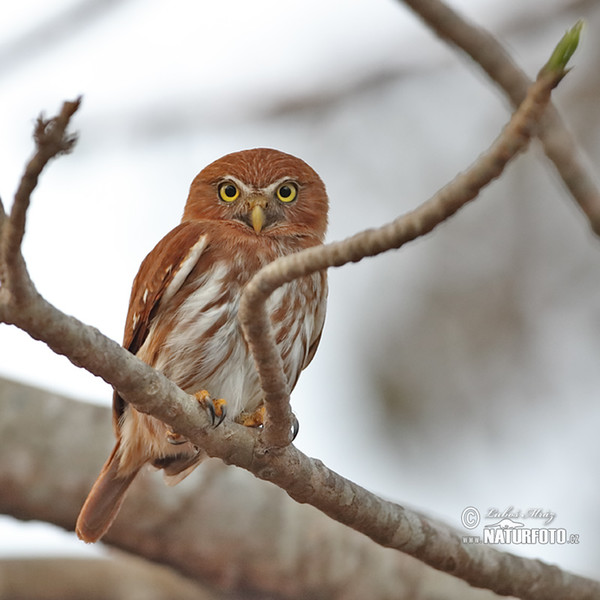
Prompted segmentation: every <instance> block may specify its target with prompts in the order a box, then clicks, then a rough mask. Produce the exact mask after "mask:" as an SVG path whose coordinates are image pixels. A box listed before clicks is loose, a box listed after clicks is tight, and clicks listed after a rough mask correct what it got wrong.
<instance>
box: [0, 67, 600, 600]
mask: <svg viewBox="0 0 600 600" xmlns="http://www.w3.org/2000/svg"><path fill="white" fill-rule="evenodd" d="M564 67H565V65H564V64H562V63H561V64H560V65H559V67H558V68H554V67H552V68H550V67H548V68H546V69H544V70H542V73H541V75H540V77H539V79H538V81H537V82H536V83H535V84H534V85H533V86H532V87H531V89H530V90H529V92H528V94H527V97H526V99H525V101H524V102H523V104H522V105H521V106H520V107H519V109H518V110H517V111H516V113H515V114H514V115H513V117H512V119H511V121H510V122H509V124H508V125H507V127H506V129H505V130H504V132H503V133H502V135H501V136H500V137H499V138H498V140H496V142H495V143H494V144H493V145H492V147H491V148H490V150H489V151H488V152H486V153H485V154H484V155H482V157H481V158H480V159H479V160H478V161H477V162H476V163H475V164H474V165H473V166H472V167H470V168H469V169H468V170H467V171H466V172H465V173H463V174H461V175H459V176H458V177H457V178H456V179H455V180H454V181H453V182H452V183H450V184H449V185H448V186H446V187H445V188H443V189H442V190H441V191H440V192H439V193H438V194H436V195H435V196H434V197H433V198H431V199H430V200H429V201H427V202H426V203H424V204H423V205H422V206H420V207H419V208H417V209H416V210H414V211H413V212H411V213H409V214H407V215H405V216H403V217H400V218H399V219H397V220H395V221H393V222H392V223H390V224H388V225H386V226H384V227H381V228H379V229H374V230H369V231H365V232H362V233H360V234H357V235H355V236H353V237H351V238H349V239H348V240H345V241H343V242H338V243H335V244H330V245H328V246H324V247H319V248H311V249H309V250H306V251H304V252H302V253H298V254H296V255H293V256H289V257H286V258H284V259H281V260H280V261H276V262H274V263H272V264H271V265H268V266H267V267H266V268H265V269H264V270H263V271H261V273H260V274H259V275H257V276H256V278H255V279H253V280H252V282H251V284H249V285H248V288H247V293H245V294H244V296H243V302H242V304H243V307H241V308H240V318H241V319H242V321H243V322H244V330H245V333H246V335H247V336H248V339H249V342H250V344H251V347H252V350H253V353H254V356H255V359H256V363H257V368H258V369H259V373H260V376H261V381H262V382H263V384H264V387H265V388H267V389H269V390H271V391H270V395H269V399H268V402H267V413H268V419H267V426H266V427H265V431H264V432H263V434H257V433H256V432H255V431H251V430H249V428H245V427H243V426H240V425H237V424H236V423H232V422H226V423H223V425H222V426H221V427H220V428H219V430H214V429H212V428H211V426H210V423H209V418H208V415H207V414H206V412H205V411H203V410H201V409H200V408H199V406H198V404H197V402H195V401H194V400H193V399H192V398H191V397H189V396H187V395H186V394H185V393H184V392H183V391H182V390H180V389H179V388H177V387H176V386H175V385H174V384H173V383H171V382H170V381H169V380H167V379H166V378H165V377H164V376H163V375H161V374H160V373H158V372H156V371H154V370H153V369H152V368H150V367H149V366H148V365H146V364H145V363H143V362H141V361H140V360H139V359H137V358H136V357H134V356H133V355H131V354H130V353H128V352H127V351H126V350H124V349H123V348H121V347H120V346H118V344H116V343H115V342H112V341H111V340H109V339H107V338H106V337H104V336H103V335H102V334H101V333H100V332H99V331H97V330H96V329H94V328H92V327H89V326H85V325H83V324H81V323H79V322H78V321H77V320H76V319H74V318H72V317H68V316H66V315H64V314H63V313H61V312H60V311H58V310H57V309H56V308H54V307H53V306H51V305H50V304H48V303H47V302H46V301H45V300H44V299H43V298H41V297H40V296H39V295H35V296H32V297H30V298H28V300H29V302H28V303H27V304H26V305H23V304H22V303H18V302H15V301H14V300H15V299H14V297H13V296H11V295H7V294H4V295H0V301H1V302H2V308H3V311H4V316H5V320H6V321H7V322H9V323H12V324H15V325H17V326H19V327H21V328H22V329H24V330H25V331H27V332H28V333H29V334H30V335H32V336H33V337H34V338H36V339H40V340H43V341H45V342H46V343H47V344H48V345H49V346H50V347H51V348H52V349H54V350H55V351H56V352H58V353H60V354H64V355H65V356H67V357H68V358H69V359H70V360H71V361H72V362H73V363H74V364H76V365H78V366H82V367H84V368H86V369H87V370H89V371H90V372H92V373H94V374H96V375H98V376H100V377H102V378H103V379H105V381H107V382H109V383H110V384H111V385H113V386H114V387H115V388H116V389H118V390H119V393H120V394H121V395H122V396H123V397H124V398H125V399H126V400H127V401H128V402H130V403H131V404H132V405H133V406H134V407H135V408H136V409H138V410H140V411H142V412H145V413H149V414H152V415H153V416H155V417H156V418H158V419H160V420H162V421H164V422H165V423H166V424H167V425H169V426H171V427H172V428H173V429H174V431H177V432H178V433H180V434H182V435H184V436H185V437H186V438H187V439H189V440H190V441H191V442H193V443H194V444H196V445H198V446H199V447H202V448H203V449H205V450H206V452H207V453H208V454H209V455H211V456H216V457H219V458H221V459H222V460H223V461H224V462H226V463H228V464H235V465H237V466H240V467H242V468H244V469H246V470H248V471H250V472H252V473H253V474H255V475H256V476H257V477H259V478H261V479H265V480H267V481H271V482H273V483H275V484H277V485H278V486H279V487H281V488H283V489H284V490H285V491H286V492H287V493H288V494H289V495H290V496H291V497H292V498H294V499H296V500H297V501H298V502H302V503H309V504H312V505H313V506H315V507H316V508H318V509H319V510H321V511H322V512H324V513H325V514H327V515H329V516H331V517H332V518H333V519H336V520H338V521H340V522H341V523H344V524H346V525H349V526H350V527H352V528H353V529H356V530H357V531H359V532H361V533H364V534H365V535H367V536H368V537H370V538H371V539H372V540H374V541H376V542H377V543H379V544H381V545H383V546H386V547H389V548H394V549H397V550H401V551H403V552H405V553H406V554H409V555H411V556H414V557H416V558H418V559H419V560H421V561H423V562H425V563H426V564H428V565H430V566H433V567H434V568H436V569H439V570H442V571H445V572H448V573H450V574H452V575H455V576H457V577H460V578H462V579H464V580H465V581H467V582H469V583H471V584H472V585H476V586H480V587H486V588H489V589H492V590H494V591H496V592H498V593H500V594H511V595H517V596H519V597H521V598H526V599H531V600H538V599H541V598H546V597H554V598H559V597H567V596H568V597H569V598H592V597H597V596H598V594H600V585H598V584H597V583H595V582H592V581H589V580H585V579H583V578H581V577H577V576H575V575H571V574H569V573H565V572H562V571H560V570H559V569H557V568H555V567H551V566H548V565H545V564H544V563H542V562H540V561H536V560H527V559H524V558H519V557H516V556H514V555H511V554H508V553H502V552H498V551H496V550H494V549H493V548H490V547H487V546H483V545H471V546H463V544H462V541H461V538H460V536H458V535H456V534H455V533H454V532H453V531H452V530H451V529H450V528H449V527H447V526H444V525H440V524H438V523H435V522H432V521H429V520H427V519H425V518H424V517H423V516H421V515H419V514H417V513H415V512H413V511H409V510H406V509H404V508H403V507H401V506H399V505H396V504H394V503H391V502H386V501H384V500H382V499H380V498H378V497H377V496H375V495H373V494H371V493H369V492H368V491H367V490H365V489H363V488H361V487H360V486H358V485H356V484H354V483H352V482H351V481H348V480H346V479H344V478H343V477H341V476H339V475H338V474H336V473H334V472H333V471H331V470H330V469H328V468H327V467H326V466H325V465H323V464H322V463H321V462H320V461H318V460H313V459H310V458H308V457H307V456H305V455H304V454H302V453H301V452H300V451H299V450H297V449H296V448H294V447H293V446H287V447H283V448H281V447H277V445H272V444H271V442H272V440H271V439H269V438H270V435H271V434H270V433H269V431H270V428H269V424H268V421H269V418H272V416H273V414H276V413H277V411H278V410H279V411H280V412H282V410H281V409H282V406H283V404H284V403H285V402H287V401H288V398H287V392H286V391H285V390H284V389H276V388H277V385H278V384H277V385H273V384H272V382H271V381H270V379H269V378H270V377H271V371H270V370H268V368H267V367H268V365H266V362H265V361H267V360H269V357H270V356H271V355H272V348H271V349H269V347H268V346H269V343H272V339H269V326H270V323H269V319H268V317H267V316H266V312H265V311H264V302H265V300H266V298H267V297H268V295H269V293H271V292H272V291H273V290H274V289H275V288H276V287H277V286H278V285H282V284H283V283H285V282H287V281H290V280H292V279H293V278H295V277H299V276H302V275H304V274H307V273H310V272H314V271H317V270H321V269H324V268H326V267H328V266H340V265H342V264H345V263H347V262H351V261H358V260H361V259H362V258H364V257H365V256H373V255H375V254H378V253H380V252H383V251H385V250H387V249H391V248H398V247H400V246H401V245H403V244H404V243H406V242H408V241H411V240H413V239H415V238H416V237H419V236H422V235H425V234H426V233H428V232H430V231H431V230H432V229H433V228H434V227H435V226H437V225H438V224H439V223H441V222H442V221H444V220H445V219H447V218H448V217H449V216H451V215H452V214H454V213H455V212H456V211H457V210H459V209H460V208H461V207H462V206H464V205H465V204H466V203H467V202H469V201H470V200H472V199H473V198H475V196H476V195H477V194H478V192H479V191H480V189H481V188H482V187H483V186H484V185H486V184H487V183H489V182H490V181H491V180H493V179H494V178H496V177H498V176H499V175H500V173H501V172H502V170H503V169H504V167H505V166H506V164H507V163H508V161H509V160H511V158H513V157H514V156H515V155H516V154H517V153H518V152H521V151H522V150H523V149H524V148H525V147H526V146H527V143H528V141H529V139H530V137H531V136H532V135H533V134H534V132H535V125H536V121H537V119H538V118H539V116H540V114H541V112H542V111H543V109H544V107H545V105H546V104H547V103H548V101H549V97H550V91H551V89H552V88H553V87H554V86H555V85H556V84H557V83H558V81H560V79H561V78H562V77H563V76H564V73H565V71H564ZM67 121H68V119H67ZM38 153H42V149H41V148H40V147H39V142H38ZM34 158H35V157H34ZM33 187H35V182H34V184H33ZM33 187H31V186H30V189H29V188H28V189H29V191H28V192H27V193H28V194H30V193H31V191H32V189H33ZM28 201H29V198H28V197H27V199H26V201H25V200H23V201H21V202H22V204H23V205H25V204H27V203H28ZM16 222H17V225H16V227H17V230H19V226H18V223H19V218H17V219H16ZM23 222H24V211H23ZM8 225H9V226H12V225H13V222H12V213H11V219H9V222H8ZM6 227H7V222H6V219H5V223H4V227H3V235H4V234H5V233H6ZM17 239H18V231H17V233H16V234H14V236H13V240H17ZM4 246H5V248H6V250H4V251H3V260H4V261H5V262H4V269H5V273H4V274H5V280H10V278H11V277H17V276H18V275H19V274H20V273H19V270H18V269H13V270H11V269H12V267H13V266H14V262H15V261H14V256H11V255H10V252H11V251H12V252H14V253H15V254H18V255H19V256H20V249H19V248H18V247H15V243H14V241H13V242H11V243H8V244H6V243H4ZM25 274H26V272H25ZM27 277H28V276H27ZM3 284H4V280H3ZM0 291H2V290H0ZM252 306H254V308H255V309H256V310H257V311H258V313H257V312H254V320H255V321H256V320H258V321H260V322H261V323H262V325H259V326H258V327H262V331H260V330H259V329H254V328H251V327H249V326H248V318H247V311H248V310H249V307H252ZM257 314H258V315H259V318H258V319H257ZM275 383H277V382H275ZM283 410H285V409H284V407H283ZM271 431H272V430H271Z"/></svg>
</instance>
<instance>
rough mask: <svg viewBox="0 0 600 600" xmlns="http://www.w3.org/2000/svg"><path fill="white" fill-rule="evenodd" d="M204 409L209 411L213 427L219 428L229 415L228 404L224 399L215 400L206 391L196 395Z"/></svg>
mask: <svg viewBox="0 0 600 600" xmlns="http://www.w3.org/2000/svg"><path fill="white" fill-rule="evenodd" d="M194 396H195V397H196V400H198V403H199V404H200V406H202V408H204V409H205V410H206V411H208V414H209V415H210V418H211V421H212V424H213V427H218V426H219V425H220V424H221V423H222V422H223V420H224V419H225V415H226V414H227V402H225V400H223V398H218V399H213V398H211V396H210V394H209V393H208V392H207V391H206V390H201V391H199V392H196V393H195V394H194Z"/></svg>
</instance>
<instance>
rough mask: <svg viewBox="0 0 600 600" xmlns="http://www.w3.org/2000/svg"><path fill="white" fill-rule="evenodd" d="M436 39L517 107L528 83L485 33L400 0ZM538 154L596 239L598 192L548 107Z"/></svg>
mask: <svg viewBox="0 0 600 600" xmlns="http://www.w3.org/2000/svg"><path fill="white" fill-rule="evenodd" d="M401 1H402V2H403V3H404V4H406V5H407V6H408V7H409V8H410V9H411V10H412V11H413V12H414V13H415V14H417V15H418V16H419V17H420V18H421V19H422V20H423V21H424V22H425V24H426V25H427V26H428V27H429V28H430V29H432V30H433V31H434V32H435V33H436V34H437V35H438V36H439V37H440V38H442V39H443V40H444V41H446V42H448V43H449V44H451V45H453V46H455V47H456V48H458V49H459V50H462V51H463V52H464V53H465V54H467V55H468V56H469V57H470V58H472V59H473V61H474V62H475V63H476V64H477V65H479V66H480V67H481V68H482V69H483V71H484V72H485V73H486V74H487V76H488V77H489V78H490V79H491V80H492V81H493V82H494V83H496V84H497V85H498V87H499V88H500V89H501V90H502V91H503V92H504V93H505V94H506V95H507V96H508V98H509V100H510V102H511V104H512V105H513V106H514V107H517V106H519V104H521V102H523V99H524V98H525V95H526V94H527V89H528V87H529V86H530V85H531V83H532V82H531V79H529V77H528V76H527V75H526V74H525V73H524V72H523V71H522V70H521V69H520V68H519V67H518V66H517V65H516V64H515V62H514V61H513V60H512V58H511V56H510V55H509V54H508V52H507V51H506V50H505V49H504V47H503V46H502V44H501V43H500V42H499V41H498V40H497V39H496V38H495V37H494V36H493V35H491V34H490V33H489V32H488V31H486V30H485V29H483V28H481V27H478V26H476V25H475V24H473V23H470V22H469V21H468V20H467V19H466V18H465V17H463V16H462V15H460V14H458V13H457V12H456V11H455V10H453V9H452V8H450V7H449V6H448V5H446V4H445V3H444V2H443V1H442V0H401ZM537 135H538V137H539V139H540V141H541V142H542V146H543V148H544V152H545V153H546V156H547V157H548V158H549V159H550V161H551V162H552V163H553V164H554V166H555V168H556V170H557V171H558V174H559V175H560V177H561V178H562V180H563V182H564V184H565V186H566V187H567V189H568V190H569V192H570V194H571V195H572V197H573V199H574V200H575V202H576V203H577V204H578V205H579V207H580V209H581V210H582V211H583V213H584V214H585V216H586V217H587V218H588V221H589V223H590V226H591V228H592V231H593V232H594V233H595V234H596V235H600V190H599V189H598V185H597V183H596V182H595V181H594V178H593V177H592V176H591V174H590V173H589V169H588V168H587V167H586V165H585V161H584V159H583V157H582V155H581V152H580V150H579V148H578V146H577V144H576V143H575V140H574V139H573V136H572V135H571V133H570V132H569V130H568V129H567V127H566V125H565V124H564V122H563V120H562V118H561V116H560V114H559V112H558V111H557V110H556V108H555V107H554V106H553V105H552V103H550V104H549V105H548V107H547V108H546V111H545V113H544V115H543V116H542V118H541V119H540V127H539V131H538V133H537Z"/></svg>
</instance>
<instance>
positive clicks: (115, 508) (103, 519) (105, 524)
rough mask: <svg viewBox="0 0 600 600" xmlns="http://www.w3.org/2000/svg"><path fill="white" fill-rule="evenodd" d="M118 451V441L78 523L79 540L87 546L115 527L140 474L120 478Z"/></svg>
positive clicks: (86, 502)
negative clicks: (134, 482)
mask: <svg viewBox="0 0 600 600" xmlns="http://www.w3.org/2000/svg"><path fill="white" fill-rule="evenodd" d="M118 449H119V441H117V443H116V445H115V447H114V448H113V451H112V452H111V455H110V456H109V457H108V460H107V461H106V463H105V464H104V466H103V467H102V471H100V475H98V479H96V482H95V483H94V485H93V487H92V489H91V491H90V493H89V494H88V497H87V499H86V501H85V503H84V505H83V507H82V509H81V512H80V513H79V517H78V519H77V524H76V526H75V531H76V532H77V536H78V537H79V539H81V540H83V541H84V542H87V543H88V544H90V543H92V542H96V541H98V540H99V539H100V538H101V537H102V536H103V535H104V534H105V533H106V531H107V530H108V528H109V527H110V526H111V525H112V523H113V521H114V520H115V518H116V516H117V513H118V512H119V509H120V508H121V504H122V502H123V499H124V498H125V493H126V492H127V490H128V488H129V486H130V485H131V483H132V481H133V480H134V479H135V476H136V475H137V473H138V471H139V469H138V470H137V471H134V472H131V473H129V474H128V475H126V476H124V477H123V476H121V475H119V472H118V471H119V458H118V456H117V454H118ZM140 466H141V465H140Z"/></svg>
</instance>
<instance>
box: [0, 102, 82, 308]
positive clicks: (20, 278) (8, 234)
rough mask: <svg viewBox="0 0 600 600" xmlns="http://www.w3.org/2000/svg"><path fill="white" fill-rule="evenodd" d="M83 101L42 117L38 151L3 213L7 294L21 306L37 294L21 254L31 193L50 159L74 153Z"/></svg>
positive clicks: (0, 236)
mask: <svg viewBox="0 0 600 600" xmlns="http://www.w3.org/2000/svg"><path fill="white" fill-rule="evenodd" d="M80 103H81V98H77V99H76V100H74V101H72V102H64V103H63V106H62V109H61V111H60V113H59V114H58V115H57V116H56V117H54V118H52V119H49V120H46V119H44V118H43V117H42V116H40V117H39V118H38V120H37V123H36V127H35V131H34V135H33V137H34V140H35V143H36V151H35V153H34V155H33V157H32V158H31V160H30V161H29V163H28V164H27V166H26V167H25V172H24V173H23V176H22V177H21V181H20V183H19V187H18V188H17V191H16V193H15V198H14V202H13V205H12V208H11V211H10V215H9V216H6V215H5V214H4V209H2V213H3V216H4V218H2V219H1V221H2V222H1V228H0V262H1V264H2V268H0V276H1V277H2V284H3V287H4V294H9V293H10V294H11V295H12V296H13V297H14V298H15V299H16V300H18V301H20V302H21V303H23V302H24V298H25V296H26V295H27V294H30V293H32V292H34V290H35V287H34V286H33V283H32V282H31V280H30V278H29V276H28V274H27V269H26V268H25V261H24V260H23V255H22V254H21V244H22V242H23V236H24V235H25V222H26V218H27V209H28V208H29V204H30V202H31V194H32V192H33V190H34V189H35V187H36V185H37V183H38V179H39V176H40V174H41V172H42V171H43V169H44V167H45V166H46V165H47V164H48V162H49V161H50V159H52V158H54V157H55V156H58V155H59V154H64V153H67V152H70V151H71V149H72V148H73V146H74V144H75V142H76V139H77V138H76V136H74V135H69V134H67V133H66V129H67V127H68V125H69V121H70V120H71V117H72V116H73V115H74V114H75V111H76V110H77V109H78V108H79V105H80Z"/></svg>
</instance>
